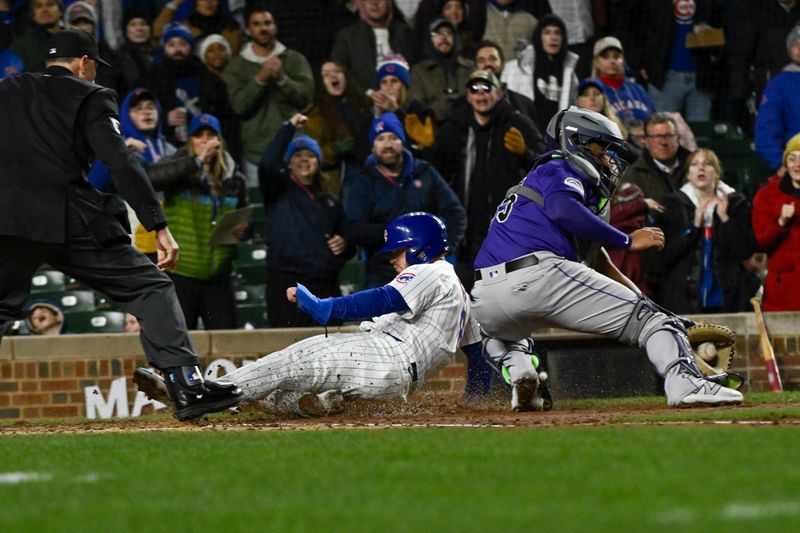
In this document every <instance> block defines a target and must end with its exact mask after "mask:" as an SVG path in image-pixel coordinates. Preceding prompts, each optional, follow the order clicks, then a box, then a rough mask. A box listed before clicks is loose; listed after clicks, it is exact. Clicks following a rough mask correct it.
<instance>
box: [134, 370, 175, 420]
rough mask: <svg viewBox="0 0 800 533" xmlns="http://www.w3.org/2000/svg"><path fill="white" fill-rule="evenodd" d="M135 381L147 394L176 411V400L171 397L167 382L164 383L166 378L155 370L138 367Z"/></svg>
mask: <svg viewBox="0 0 800 533" xmlns="http://www.w3.org/2000/svg"><path fill="white" fill-rule="evenodd" d="M133 382H134V383H136V387H137V388H138V389H139V390H140V391H142V392H143V393H144V395H145V396H147V397H148V398H150V399H151V400H155V401H157V402H161V403H163V404H164V405H166V406H167V407H168V408H169V410H170V411H175V402H173V401H172V398H170V397H169V391H167V384H166V383H164V378H162V377H161V376H159V375H158V374H156V372H155V370H151V369H149V368H144V367H139V368H137V369H136V370H134V371H133Z"/></svg>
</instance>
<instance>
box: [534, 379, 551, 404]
mask: <svg viewBox="0 0 800 533" xmlns="http://www.w3.org/2000/svg"><path fill="white" fill-rule="evenodd" d="M536 395H537V396H538V397H540V398H541V399H542V410H543V411H552V409H553V395H552V394H551V393H550V379H549V376H548V375H547V372H545V371H540V372H539V386H538V387H537V389H536Z"/></svg>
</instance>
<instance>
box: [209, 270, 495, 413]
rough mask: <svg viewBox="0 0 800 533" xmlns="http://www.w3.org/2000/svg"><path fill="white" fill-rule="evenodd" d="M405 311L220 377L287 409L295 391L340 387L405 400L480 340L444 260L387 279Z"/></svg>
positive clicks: (246, 394)
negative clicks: (460, 351) (461, 350)
mask: <svg viewBox="0 0 800 533" xmlns="http://www.w3.org/2000/svg"><path fill="white" fill-rule="evenodd" d="M390 285H391V286H392V287H394V288H395V289H397V290H398V291H399V292H400V295H401V296H402V297H403V299H404V300H405V301H406V304H407V305H408V307H409V311H406V312H404V313H401V314H398V313H389V314H386V315H382V316H380V317H377V318H375V319H374V321H372V322H362V323H361V330H362V331H361V332H359V333H336V334H333V335H330V336H325V335H317V336H315V337H311V338H308V339H304V340H302V341H300V342H297V343H295V344H293V345H291V346H289V347H287V348H284V349H283V350H280V351H278V352H275V353H272V354H269V355H265V356H264V357H261V358H260V359H259V360H258V361H256V362H254V363H250V364H248V365H245V366H243V367H241V368H239V369H237V370H235V371H234V372H231V373H230V374H227V375H226V376H224V380H225V381H233V382H235V383H237V384H238V385H239V386H240V387H241V388H242V392H243V399H244V401H247V402H255V401H259V403H260V405H261V406H262V407H263V408H265V409H266V410H268V411H272V412H281V413H283V412H286V410H287V405H290V404H291V401H288V402H287V401H286V398H287V397H288V398H290V399H291V398H293V397H295V396H296V393H303V392H323V391H326V390H331V389H339V390H341V391H342V392H343V393H344V394H345V396H346V397H360V398H380V399H390V398H403V399H406V398H408V396H409V395H410V394H412V393H413V392H414V391H416V390H417V389H419V387H420V386H421V385H422V383H423V382H424V380H425V378H426V376H427V375H429V374H430V373H431V372H433V371H435V370H437V369H438V368H439V367H441V366H443V365H445V364H447V363H448V362H450V361H451V358H452V356H453V354H454V353H455V352H456V350H457V349H458V347H459V346H460V345H466V344H472V343H475V342H478V341H480V339H481V336H480V329H479V326H478V323H477V321H475V319H474V318H472V316H471V314H470V307H469V295H468V294H467V292H466V290H464V287H463V286H462V285H461V282H460V281H459V279H458V276H456V273H455V271H454V269H453V266H452V265H451V264H450V263H448V262H446V261H436V262H433V263H426V264H421V265H412V266H410V267H408V268H407V269H405V270H404V271H403V272H401V273H400V274H398V275H397V277H396V278H395V279H394V281H392V282H391V283H390Z"/></svg>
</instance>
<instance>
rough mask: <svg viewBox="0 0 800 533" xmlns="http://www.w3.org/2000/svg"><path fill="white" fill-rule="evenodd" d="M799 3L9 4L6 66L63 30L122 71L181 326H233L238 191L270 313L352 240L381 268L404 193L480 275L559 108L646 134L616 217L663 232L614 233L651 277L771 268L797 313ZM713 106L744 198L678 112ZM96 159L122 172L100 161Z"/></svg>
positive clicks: (35, 63) (712, 281)
mask: <svg viewBox="0 0 800 533" xmlns="http://www.w3.org/2000/svg"><path fill="white" fill-rule="evenodd" d="M798 22H800V2H799V1H798V0H749V1H745V0H695V1H687V2H677V1H672V0H652V1H648V2H642V1H638V0H558V1H548V0H328V1H325V0H304V1H303V2H286V1H263V0H256V1H250V0H247V1H244V0H228V1H226V0H171V1H169V2H163V0H144V1H134V0H78V1H73V2H68V1H67V2H65V1H64V0H30V1H27V0H0V67H2V68H0V78H2V77H10V76H14V75H17V74H18V73H20V72H24V71H38V70H41V69H43V67H44V63H43V59H44V56H45V52H46V47H47V42H48V38H49V36H50V35H51V34H53V33H54V32H56V31H58V30H59V29H61V28H65V27H73V28H79V29H82V30H85V31H87V32H90V33H92V34H93V35H95V36H96V37H97V38H98V41H99V43H100V54H101V56H102V57H103V59H105V60H106V61H107V62H109V63H110V64H111V65H112V67H111V68H101V69H100V70H99V73H98V78H97V82H98V83H100V84H102V85H105V86H107V87H111V88H113V89H115V90H116V91H117V93H118V94H119V97H120V102H121V106H120V119H121V127H122V133H123V136H124V137H125V138H126V144H127V145H128V146H129V148H130V149H131V150H132V151H134V152H136V153H137V154H138V155H139V156H140V158H141V160H142V163H143V164H144V165H145V167H146V170H147V172H148V175H149V176H150V179H151V181H152V182H153V184H154V186H155V188H156V190H157V191H160V192H161V193H162V194H163V200H164V206H165V212H166V213H167V216H168V217H169V224H170V228H172V231H173V233H174V234H175V235H176V237H177V239H178V241H179V242H180V244H181V258H182V261H181V266H180V267H179V270H178V271H177V272H175V273H174V274H173V279H174V280H175V282H176V287H177V289H178V296H179V298H180V300H181V304H182V306H183V309H184V313H185V314H186V316H187V319H188V322H189V325H190V327H191V326H196V325H197V323H198V318H202V322H203V324H204V326H205V327H206V328H209V329H212V328H230V327H233V325H234V324H235V322H234V318H233V317H234V309H235V306H234V301H233V298H232V291H233V287H232V285H231V279H230V273H231V268H232V266H231V259H232V257H233V255H234V251H233V248H232V245H230V244H225V245H218V246H211V245H210V244H209V237H210V234H211V232H212V229H213V225H214V223H215V221H216V220H218V218H219V217H221V216H222V215H224V214H225V213H226V212H227V211H231V210H234V209H237V208H241V207H243V206H245V205H246V203H247V189H248V188H250V189H251V190H254V189H256V188H257V189H258V190H259V191H260V194H261V198H260V200H261V202H262V203H263V205H264V207H265V211H266V213H267V223H266V228H263V229H262V231H261V234H263V235H264V239H265V242H266V245H267V246H268V249H269V253H268V255H267V266H266V271H265V278H264V283H265V284H266V286H267V289H266V300H267V303H268V309H269V316H270V325H272V326H295V325H309V323H308V322H307V318H304V315H300V314H298V313H296V312H295V310H294V309H293V308H292V307H291V306H287V305H286V304H285V301H284V297H283V294H284V292H285V288H286V287H288V286H291V285H294V284H295V283H296V282H298V281H301V282H303V283H304V284H305V285H307V286H309V287H310V288H312V290H313V291H314V292H315V293H316V294H319V295H320V296H334V295H336V294H338V292H339V287H338V283H337V279H338V276H339V274H340V273H341V271H342V268H343V267H344V265H345V263H346V262H347V261H348V260H349V259H350V258H352V257H354V255H355V254H356V253H359V257H361V259H362V260H363V261H364V262H365V266H366V284H367V285H368V286H377V285H380V284H383V283H386V282H387V281H388V280H389V279H390V278H391V276H392V269H391V267H390V265H389V264H388V258H387V257H385V256H384V255H382V254H380V253H379V252H377V250H378V249H379V248H380V246H381V244H382V242H383V228H384V226H385V225H386V223H387V222H388V221H389V220H391V219H393V218H395V217H396V216H398V215H400V214H403V213H407V212H412V211H421V210H424V211H429V212H431V213H434V214H436V215H438V216H440V217H442V219H443V220H444V221H445V223H446V225H447V228H448V234H449V238H450V245H451V251H452V254H451V257H450V260H451V261H453V262H454V263H455V264H456V266H457V271H458V272H459V275H460V277H461V278H462V280H463V282H464V285H465V286H467V287H468V288H469V287H470V286H471V284H472V267H471V264H472V260H473V258H474V255H475V252H476V251H477V249H478V247H479V246H480V244H481V242H482V239H483V237H484V236H485V234H486V231H487V228H488V224H489V220H490V219H491V217H492V216H493V214H494V210H495V208H496V206H497V204H498V203H499V202H500V201H501V200H502V199H503V196H504V194H505V191H506V190H507V189H508V188H509V187H510V186H512V185H514V184H516V183H517V182H518V181H519V180H520V179H521V178H522V177H523V176H524V175H525V174H526V173H527V172H528V170H529V169H530V168H531V166H532V165H533V164H534V162H535V160H536V158H537V157H538V156H540V155H541V154H543V153H544V152H545V151H546V146H545V142H544V136H545V133H546V131H545V130H546V127H547V124H548V122H549V120H550V118H551V117H552V116H553V115H554V114H555V113H556V112H557V111H558V110H560V109H563V108H565V107H567V106H569V105H578V106H580V107H585V108H587V109H591V110H593V111H597V112H599V113H602V114H604V115H605V116H607V117H608V118H610V119H611V120H613V121H614V122H616V123H617V124H618V125H619V126H620V130H621V131H622V132H623V134H624V136H625V137H626V138H627V139H628V140H629V141H630V142H631V143H632V144H634V145H635V146H637V147H638V148H639V149H640V150H641V156H640V158H639V159H638V161H636V163H635V164H633V165H631V166H630V167H629V168H628V170H627V172H626V173H625V175H624V177H623V182H622V184H621V185H620V187H619V189H618V192H617V194H616V196H615V197H614V198H613V199H610V200H611V201H612V223H613V224H614V225H616V226H617V227H619V228H621V229H623V230H624V231H626V232H630V231H633V230H635V229H637V228H639V227H642V226H644V225H658V226H660V227H662V228H663V229H664V231H665V234H666V236H667V245H666V248H665V250H664V251H663V252H652V253H650V252H648V253H644V254H641V255H639V254H631V253H628V252H627V251H625V250H611V251H610V253H611V255H612V258H613V259H614V261H615V262H616V263H617V265H618V266H619V267H620V268H621V269H622V270H623V272H624V273H625V274H627V275H628V276H629V277H630V278H631V279H632V280H634V281H635V282H636V283H637V284H638V285H639V286H640V287H641V288H642V289H643V291H644V292H645V293H646V294H648V295H650V296H651V297H652V298H653V299H654V300H655V301H656V302H658V303H661V304H663V305H665V306H667V307H668V308H670V309H672V310H674V311H676V312H680V313H700V312H737V311H745V310H747V309H748V305H749V298H750V297H751V296H753V295H754V294H755V293H756V291H757V290H758V289H759V287H760V286H761V284H762V282H761V280H762V278H764V276H766V278H765V281H764V298H765V300H764V306H763V307H764V309H766V310H777V309H782V310H798V309H800V290H798V289H800V279H799V278H800V242H798V240H800V229H798V224H797V223H796V222H795V221H796V219H797V215H796V214H795V210H796V207H797V205H798V203H800V137H798V133H800V91H798V90H797V87H799V86H800V25H798ZM711 120H714V121H724V122H727V123H730V124H732V125H734V126H739V127H741V128H743V129H744V130H745V131H746V132H752V133H753V135H754V141H755V147H756V149H757V151H758V153H759V154H760V155H761V156H762V157H763V158H764V159H765V161H766V162H767V163H768V164H769V166H770V168H771V169H772V170H773V171H774V176H773V177H770V176H766V175H765V176H761V177H760V178H761V181H762V183H763V187H762V188H761V189H760V190H759V191H758V193H757V194H756V195H755V198H754V199H753V198H748V197H746V196H745V195H743V194H742V192H741V191H737V190H736V189H735V184H733V183H726V182H725V179H724V178H725V176H724V172H723V167H724V161H723V162H721V161H720V159H719V157H718V156H717V154H715V153H714V152H713V151H712V150H709V149H706V148H703V147H700V148H699V149H698V148H697V146H696V144H695V143H694V136H693V134H692V132H691V128H690V125H691V124H693V123H697V122H707V121H711ZM687 123H688V124H687ZM89 179H90V180H91V182H92V184H93V185H95V187H97V188H98V189H100V190H104V191H106V192H114V191H113V190H109V188H110V187H111V186H112V185H111V181H110V179H109V176H108V171H107V170H106V169H105V168H103V166H102V164H101V163H97V164H96V165H95V167H94V168H92V169H91V172H90V174H89ZM251 199H252V198H251ZM751 205H752V209H751ZM234 233H235V236H236V238H237V239H240V240H247V239H249V238H250V237H251V235H252V233H253V228H252V227H250V226H248V225H246V224H243V225H241V226H240V227H237V228H236V229H235V232H234ZM135 241H136V245H137V247H138V248H139V249H141V250H142V251H144V252H145V253H153V252H154V250H155V248H154V246H153V241H152V236H148V235H147V234H145V233H144V232H142V231H139V232H138V233H137V235H136V236H135ZM764 254H766V255H767V256H768V258H769V260H768V263H767V262H766V261H765V260H764ZM766 264H768V268H767V266H766ZM36 310H37V313H39V314H42V315H44V314H46V313H47V312H51V311H52V310H51V309H49V308H48V307H47V306H38V307H36ZM56 323H58V322H54V324H56ZM50 329H51V330H58V328H57V327H52V328H50ZM34 330H35V328H34V327H31V331H34Z"/></svg>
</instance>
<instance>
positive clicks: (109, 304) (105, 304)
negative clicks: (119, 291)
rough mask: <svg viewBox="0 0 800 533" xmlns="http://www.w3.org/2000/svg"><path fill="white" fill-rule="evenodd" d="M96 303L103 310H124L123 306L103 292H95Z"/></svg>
mask: <svg viewBox="0 0 800 533" xmlns="http://www.w3.org/2000/svg"><path fill="white" fill-rule="evenodd" d="M94 305H95V307H96V308H97V309H100V310H103V311H122V307H120V306H119V305H118V304H117V303H116V302H114V300H112V299H111V298H109V297H108V296H106V295H105V294H103V293H101V292H95V293H94Z"/></svg>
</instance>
